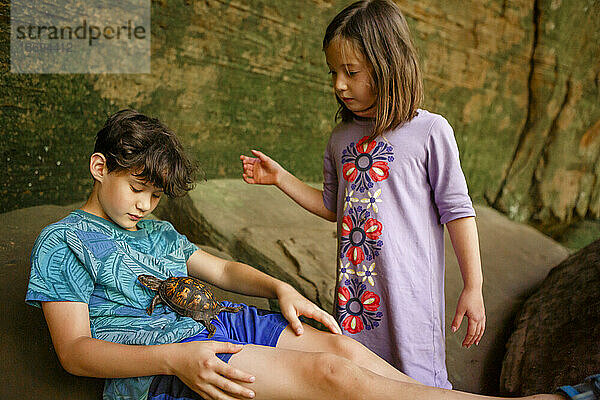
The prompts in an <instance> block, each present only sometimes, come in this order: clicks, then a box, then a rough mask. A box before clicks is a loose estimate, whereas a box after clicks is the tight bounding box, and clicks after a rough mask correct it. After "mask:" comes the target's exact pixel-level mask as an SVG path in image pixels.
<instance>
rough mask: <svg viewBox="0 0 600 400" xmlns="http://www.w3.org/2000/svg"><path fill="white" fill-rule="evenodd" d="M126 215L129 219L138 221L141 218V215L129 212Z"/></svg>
mask: <svg viewBox="0 0 600 400" xmlns="http://www.w3.org/2000/svg"><path fill="white" fill-rule="evenodd" d="M127 215H129V219H131V220H133V221H139V220H140V219H142V217H141V216H139V215H135V214H129V213H127Z"/></svg>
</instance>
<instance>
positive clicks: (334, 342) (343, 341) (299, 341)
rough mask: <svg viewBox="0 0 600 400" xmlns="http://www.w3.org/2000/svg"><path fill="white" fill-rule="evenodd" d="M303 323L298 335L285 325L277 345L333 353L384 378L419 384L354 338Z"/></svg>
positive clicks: (289, 348) (290, 348)
mask: <svg viewBox="0 0 600 400" xmlns="http://www.w3.org/2000/svg"><path fill="white" fill-rule="evenodd" d="M302 326H303V328H304V333H303V334H302V335H300V336H297V335H296V334H295V333H294V331H293V330H292V329H291V328H290V327H289V326H288V327H287V328H286V329H285V330H284V331H283V333H282V334H281V336H280V337H279V341H278V342H277V347H278V348H281V349H288V350H298V351H309V352H327V353H333V354H335V355H338V356H341V357H344V358H346V359H348V360H350V361H352V362H353V363H354V364H356V365H359V366H361V367H363V368H366V369H368V370H369V371H372V372H375V373H376V374H379V375H381V376H384V377H386V378H389V379H395V380H398V381H402V382H410V383H417V384H420V382H418V381H416V380H414V379H413V378H411V377H409V376H408V375H406V374H404V373H402V372H400V371H398V370H397V369H396V368H394V367H392V366H391V365H390V364H388V363H387V362H386V361H385V360H383V359H382V358H380V357H379V356H377V355H376V354H375V353H373V352H372V351H371V350H369V349H368V348H366V347H365V346H364V345H362V344H361V343H359V342H357V341H356V340H352V339H350V338H349V337H347V336H342V335H335V334H333V333H329V332H323V331H319V330H317V329H315V328H313V327H311V326H310V325H307V324H302Z"/></svg>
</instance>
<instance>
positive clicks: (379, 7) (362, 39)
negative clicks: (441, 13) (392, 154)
mask: <svg viewBox="0 0 600 400" xmlns="http://www.w3.org/2000/svg"><path fill="white" fill-rule="evenodd" d="M340 39H343V40H344V41H345V43H341V45H342V49H343V48H344V47H343V45H345V44H347V45H348V46H350V48H349V50H350V51H355V52H358V53H359V54H362V55H363V56H364V57H365V60H366V61H367V62H368V63H370V64H371V67H372V70H373V71H372V77H371V80H372V82H373V85H374V88H373V89H374V91H375V94H376V109H375V110H376V112H375V114H376V117H375V126H374V128H373V132H372V133H371V137H370V139H374V138H375V137H377V136H380V135H381V134H383V132H385V131H386V130H390V129H394V128H397V127H398V126H400V125H401V124H403V123H405V122H407V121H410V120H411V119H412V118H413V117H414V116H415V115H416V114H417V108H419V106H420V105H421V102H422V101H423V82H422V78H421V71H420V68H419V63H418V60H417V52H416V50H415V47H414V45H413V43H412V39H411V36H410V30H409V29H408V24H407V23H406V19H405V18H404V15H402V12H401V11H400V9H399V8H398V6H397V5H396V4H394V3H393V2H392V1H388V0H363V1H357V2H356V3H353V4H351V5H350V6H348V7H346V8H345V9H344V10H342V11H341V12H340V13H339V14H338V15H336V16H335V18H334V19H333V20H332V21H331V22H330V23H329V26H328V27H327V30H326V32H325V37H324V38H323V50H326V49H327V47H328V46H329V45H330V44H331V43H332V42H333V41H336V40H340ZM336 97H337V96H336ZM337 101H338V103H339V104H340V107H339V109H338V111H337V113H336V119H337V118H339V117H341V119H342V121H351V120H352V118H353V113H352V111H350V110H349V109H348V108H346V106H345V105H344V103H343V102H342V101H341V100H340V99H337Z"/></svg>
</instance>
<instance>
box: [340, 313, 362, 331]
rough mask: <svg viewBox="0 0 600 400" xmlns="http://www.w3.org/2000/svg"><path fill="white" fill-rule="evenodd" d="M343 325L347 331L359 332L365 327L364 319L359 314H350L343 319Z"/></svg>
mask: <svg viewBox="0 0 600 400" xmlns="http://www.w3.org/2000/svg"><path fill="white" fill-rule="evenodd" d="M342 327H343V328H344V330H346V332H350V333H352V334H354V333H358V332H360V331H362V330H363V329H364V325H363V322H362V319H361V318H360V317H359V316H358V315H349V316H347V317H346V318H345V319H344V320H343V321H342Z"/></svg>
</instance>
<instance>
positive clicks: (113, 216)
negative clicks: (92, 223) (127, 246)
mask: <svg viewBox="0 0 600 400" xmlns="http://www.w3.org/2000/svg"><path fill="white" fill-rule="evenodd" d="M162 193H163V192H162V189H159V188H156V187H154V186H152V185H150V184H145V183H144V181H143V180H141V179H140V178H139V177H136V176H134V175H132V174H131V173H130V172H129V171H120V172H111V173H108V174H105V175H104V177H103V180H102V183H101V185H100V187H99V190H98V201H99V203H100V206H101V210H98V211H99V212H100V213H101V214H104V215H100V216H101V217H103V218H106V219H110V220H112V221H113V222H114V223H115V224H117V225H119V226H120V227H121V228H123V229H127V230H130V231H135V230H137V223H138V221H139V220H140V219H142V218H143V217H145V216H147V215H148V214H150V213H151V212H152V211H154V209H155V208H156V206H157V205H158V202H159V201H160V198H161V196H162Z"/></svg>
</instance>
